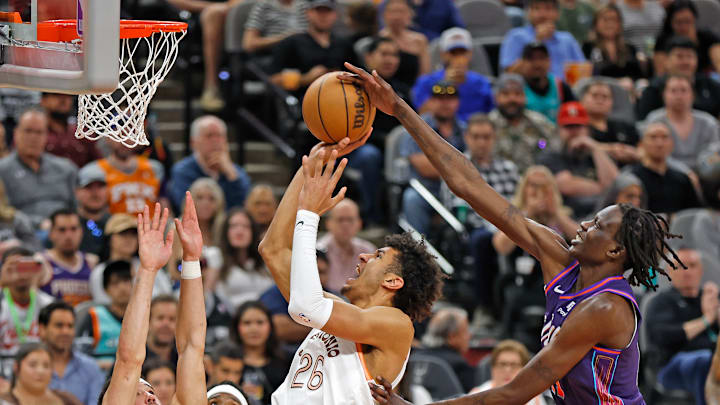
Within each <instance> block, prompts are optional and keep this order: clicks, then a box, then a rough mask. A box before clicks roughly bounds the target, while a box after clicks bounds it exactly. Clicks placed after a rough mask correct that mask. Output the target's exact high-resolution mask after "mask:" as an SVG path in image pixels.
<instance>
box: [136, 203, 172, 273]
mask: <svg viewBox="0 0 720 405" xmlns="http://www.w3.org/2000/svg"><path fill="white" fill-rule="evenodd" d="M161 210H162V217H161V216H160V211H161ZM167 220H168V209H167V208H165V209H162V208H161V207H160V204H159V203H156V204H155V214H154V215H153V217H152V219H151V218H150V208H149V207H148V206H147V205H146V206H145V210H144V211H143V213H142V214H138V244H139V254H140V264H141V265H142V267H143V268H145V269H147V270H152V271H157V270H159V269H160V268H162V267H163V266H165V264H167V262H168V260H170V254H171V253H172V244H173V233H172V232H168V234H167V237H166V236H165V225H167Z"/></svg>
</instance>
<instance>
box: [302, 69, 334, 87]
mask: <svg viewBox="0 0 720 405" xmlns="http://www.w3.org/2000/svg"><path fill="white" fill-rule="evenodd" d="M328 71H329V70H328V68H327V67H325V66H323V65H316V66H313V68H312V69H310V70H308V71H307V72H305V73H303V75H302V76H300V85H301V86H309V85H310V84H311V83H312V82H314V81H315V79H317V78H318V77H320V76H322V75H324V74H325V73H327V72H328Z"/></svg>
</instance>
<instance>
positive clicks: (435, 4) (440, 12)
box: [378, 0, 465, 41]
mask: <svg viewBox="0 0 720 405" xmlns="http://www.w3.org/2000/svg"><path fill="white" fill-rule="evenodd" d="M386 4H387V0H384V1H383V2H382V3H380V5H379V6H378V21H379V23H380V25H379V26H380V28H382V27H383V25H384V21H383V17H382V16H383V12H384V11H385V5H386ZM413 9H414V10H415V18H414V19H413V25H412V27H410V28H411V29H413V30H415V31H418V32H422V33H423V34H424V35H425V36H426V37H427V39H428V41H432V40H433V39H435V38H437V37H439V36H440V34H442V32H443V31H445V30H446V29H448V28H452V27H465V24H463V21H462V18H461V17H460V12H458V9H457V6H455V2H454V1H452V0H424V1H423V2H422V4H420V5H419V6H415V7H413Z"/></svg>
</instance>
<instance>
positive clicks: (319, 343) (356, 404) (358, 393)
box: [272, 329, 407, 405]
mask: <svg viewBox="0 0 720 405" xmlns="http://www.w3.org/2000/svg"><path fill="white" fill-rule="evenodd" d="M406 366H407V359H405V364H403V367H402V370H401V371H400V374H399V375H398V376H397V378H396V379H395V381H393V384H392V385H393V387H395V386H396V385H397V384H398V383H399V382H400V380H401V379H402V376H403V374H405V367H406ZM369 381H372V377H371V376H370V373H369V372H368V371H367V367H366V366H365V359H364V357H363V353H362V350H361V345H360V344H357V343H355V342H351V341H349V340H345V339H341V338H339V337H336V336H333V335H331V334H329V333H326V332H323V331H321V330H319V329H313V330H312V331H311V332H310V334H308V336H307V337H306V338H305V340H304V341H303V342H302V344H301V345H300V348H298V351H297V352H296V353H295V357H294V358H293V361H292V365H291V366H290V372H289V373H288V375H287V377H285V381H284V382H283V383H282V385H281V386H280V387H278V389H277V390H276V391H275V392H274V393H273V394H272V405H290V404H302V405H373V404H374V403H375V402H374V401H373V398H372V395H371V394H370V388H369V387H368V382H369Z"/></svg>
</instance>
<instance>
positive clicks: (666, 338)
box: [644, 270, 718, 366]
mask: <svg viewBox="0 0 720 405" xmlns="http://www.w3.org/2000/svg"><path fill="white" fill-rule="evenodd" d="M677 271H682V270H677ZM670 277H672V272H671V273H670ZM701 316H702V309H701V306H700V295H698V296H697V297H695V298H690V297H683V296H682V295H680V292H679V291H678V290H676V289H675V288H674V287H673V288H671V289H669V290H666V291H662V292H660V293H658V295H657V296H656V297H655V298H654V299H653V301H652V302H651V303H650V305H649V306H648V311H647V315H646V316H645V317H646V318H645V319H644V322H646V324H647V327H648V337H649V338H650V341H651V342H652V343H653V344H654V345H655V346H656V347H657V348H658V349H660V356H659V364H658V365H659V366H663V365H665V364H667V362H668V361H669V360H670V358H671V357H672V356H674V355H675V354H677V353H679V352H689V351H693V350H701V349H710V350H714V349H715V343H713V342H712V340H710V334H709V333H708V331H707V330H706V331H703V332H702V333H700V334H699V335H697V336H696V337H695V338H694V339H692V340H688V339H687V335H686V334H685V330H684V329H683V327H682V325H683V323H685V322H687V321H691V320H693V319H697V318H700V317H701ZM712 331H713V332H715V333H717V332H718V327H717V323H715V324H714V325H713V326H712Z"/></svg>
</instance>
